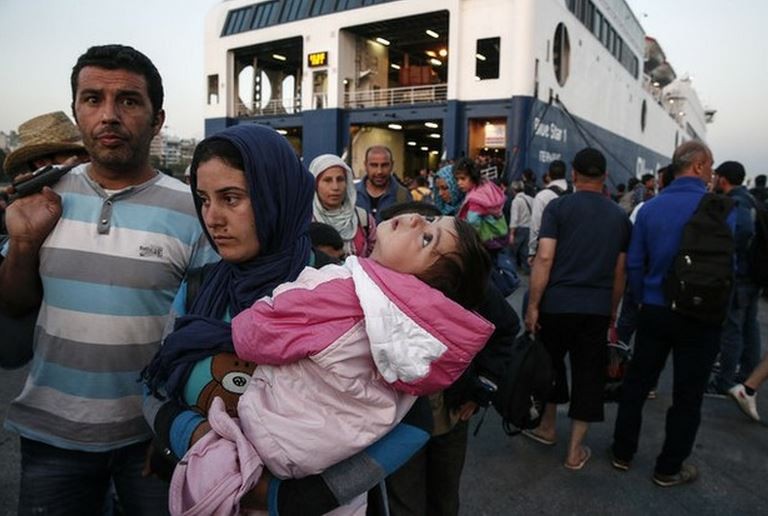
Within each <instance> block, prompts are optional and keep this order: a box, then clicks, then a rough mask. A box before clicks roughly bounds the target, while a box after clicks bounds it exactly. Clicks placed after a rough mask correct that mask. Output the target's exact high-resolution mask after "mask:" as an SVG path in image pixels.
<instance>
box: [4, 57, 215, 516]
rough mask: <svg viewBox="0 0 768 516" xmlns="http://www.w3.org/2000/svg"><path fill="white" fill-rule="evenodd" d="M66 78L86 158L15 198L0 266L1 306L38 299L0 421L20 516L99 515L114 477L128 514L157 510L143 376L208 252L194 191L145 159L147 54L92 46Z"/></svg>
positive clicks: (162, 506)
mask: <svg viewBox="0 0 768 516" xmlns="http://www.w3.org/2000/svg"><path fill="white" fill-rule="evenodd" d="M71 81H72V97H73V98H72V110H73V114H74V116H75V120H76V122H77V125H78V128H79V129H80V132H81V133H82V137H83V143H84V145H85V147H86V149H87V151H88V153H89V154H90V156H91V162H90V163H88V164H84V165H80V166H79V167H77V168H75V169H74V170H72V171H71V172H69V173H68V174H67V175H65V176H64V177H63V178H62V179H61V180H60V181H59V182H58V183H57V184H56V185H54V187H53V188H52V189H51V188H45V189H44V190H43V192H41V193H39V194H35V195H31V196H28V197H24V198H21V199H19V200H17V201H15V202H14V203H13V204H11V205H10V206H9V209H8V212H7V223H8V233H9V236H10V240H9V244H8V245H7V246H6V247H5V248H4V249H3V250H2V254H3V256H4V259H3V261H2V263H1V264H0V308H2V309H3V310H5V311H6V312H10V313H17V314H19V313H24V312H28V311H29V310H32V309H34V308H35V307H37V306H39V307H40V313H39V316H38V319H37V327H36V331H35V352H34V357H33V359H32V366H31V369H30V373H29V377H28V378H27V381H26V384H25V386H24V389H23V391H22V392H21V394H20V395H19V397H18V398H16V400H14V401H13V403H12V404H11V407H10V410H9V412H8V418H7V420H6V423H5V425H6V428H8V429H10V430H13V431H16V432H18V433H19V435H20V436H21V454H22V476H21V495H20V500H19V514H29V513H44V512H48V513H53V512H55V513H57V514H99V513H100V512H101V510H102V505H103V502H104V500H105V497H106V493H107V490H108V488H109V485H110V483H113V484H114V486H115V489H116V491H117V495H118V498H119V501H120V504H121V505H122V507H123V510H124V511H125V512H126V513H128V514H158V513H165V512H167V492H166V486H165V485H164V484H163V483H162V482H161V481H159V480H158V479H156V478H150V477H143V476H142V474H141V472H142V466H143V463H144V457H145V453H146V450H147V444H148V441H149V439H150V438H151V436H152V432H151V430H150V428H149V427H148V426H147V424H146V423H145V421H144V417H143V415H142V411H141V404H142V391H141V384H140V383H139V382H138V378H139V373H140V371H141V370H142V369H143V367H144V366H145V365H146V364H147V362H148V361H149V360H150V359H151V358H152V356H153V355H154V354H155V352H156V351H157V349H158V346H159V342H160V338H161V334H162V331H163V327H164V324H165V321H166V318H167V315H168V313H169V309H170V305H171V302H172V300H173V298H174V295H175V293H176V290H177V289H178V287H179V284H180V283H181V280H182V278H183V277H184V275H185V274H186V272H187V271H188V270H189V269H191V268H194V267H197V266H200V265H202V264H203V263H205V262H207V261H210V260H212V259H213V252H212V251H211V250H210V248H209V247H208V245H207V244H206V241H205V237H204V236H203V234H202V229H201V227H200V224H199V222H198V220H197V217H196V214H195V210H194V207H193V204H192V197H191V195H190V192H189V190H188V187H186V186H185V185H184V184H182V183H181V182H179V181H176V180H175V179H171V178H169V177H167V176H165V175H163V174H161V173H159V172H158V171H156V170H154V169H153V168H152V166H151V165H150V162H149V146H150V142H151V140H152V138H153V137H154V136H155V135H156V134H157V133H158V132H159V131H160V128H161V127H162V125H163V121H164V119H165V113H164V111H163V109H162V104H163V87H162V80H161V78H160V75H159V73H158V71H157V69H156V68H155V66H154V65H153V64H152V62H151V61H150V60H149V59H148V58H147V57H146V56H144V55H143V54H142V53H140V52H138V51H136V50H135V49H133V48H131V47H125V46H122V45H104V46H98V47H92V48H90V49H89V50H88V51H87V52H86V53H85V54H83V55H82V56H80V58H79V60H78V61H77V64H76V65H75V67H74V68H73V70H72V77H71Z"/></svg>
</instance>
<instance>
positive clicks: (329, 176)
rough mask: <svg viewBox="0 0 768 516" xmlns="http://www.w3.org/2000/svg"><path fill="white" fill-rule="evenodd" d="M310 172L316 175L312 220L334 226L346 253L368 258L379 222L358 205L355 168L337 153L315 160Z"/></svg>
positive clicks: (310, 166) (311, 164)
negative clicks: (354, 175)
mask: <svg viewBox="0 0 768 516" xmlns="http://www.w3.org/2000/svg"><path fill="white" fill-rule="evenodd" d="M309 171H310V172H311V173H312V175H313V176H315V199H314V201H313V202H312V220H314V221H315V222H323V223H325V224H328V225H330V226H333V227H334V228H335V229H336V231H338V232H339V234H340V235H341V238H342V240H344V254H346V255H356V256H368V255H369V254H371V251H372V250H373V245H374V243H375V242H376V222H375V221H374V220H373V217H369V216H368V213H367V212H366V211H365V210H364V209H362V208H359V207H357V206H355V201H356V200H357V191H356V190H355V184H354V178H353V177H352V169H350V168H349V165H347V164H346V163H344V161H343V160H342V159H341V158H340V157H338V156H335V155H333V154H322V155H320V156H318V157H316V158H315V159H313V160H312V163H310V164H309Z"/></svg>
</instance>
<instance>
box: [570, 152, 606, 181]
mask: <svg viewBox="0 0 768 516" xmlns="http://www.w3.org/2000/svg"><path fill="white" fill-rule="evenodd" d="M571 165H573V170H575V171H576V172H578V173H579V174H581V175H584V176H587V177H593V178H597V177H600V176H602V175H604V174H605V156H603V153H602V152H600V151H599V150H597V149H593V148H591V147H587V148H585V149H581V150H580V151H579V152H577V153H576V156H574V158H573V163H571Z"/></svg>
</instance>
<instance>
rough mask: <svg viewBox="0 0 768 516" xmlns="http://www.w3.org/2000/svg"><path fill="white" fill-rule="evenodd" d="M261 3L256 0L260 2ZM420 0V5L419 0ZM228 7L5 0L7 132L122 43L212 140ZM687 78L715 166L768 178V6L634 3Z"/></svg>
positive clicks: (0, 109)
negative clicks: (729, 163)
mask: <svg viewBox="0 0 768 516" xmlns="http://www.w3.org/2000/svg"><path fill="white" fill-rule="evenodd" d="M254 1H255V0H254ZM411 1H418V0H411ZM217 3H219V0H0V49H1V50H0V70H2V72H0V73H1V74H2V75H1V76H2V80H0V131H5V132H8V131H10V130H11V129H16V128H17V127H18V125H19V124H20V123H22V122H23V121H25V120H27V119H29V118H31V117H33V116H36V115H38V114H41V113H46V112H49V111H56V110H63V111H65V112H67V113H69V104H70V100H71V99H70V97H71V94H70V90H69V74H70V71H71V69H72V65H73V64H74V63H75V61H76V60H77V57H78V56H79V55H80V54H82V53H83V52H84V51H85V50H86V49H87V48H88V47H89V46H91V45H95V44H104V43H116V42H119V43H123V44H128V45H131V46H134V47H136V48H137V49H139V50H141V51H142V52H144V53H145V54H147V55H148V56H149V57H150V58H151V59H152V60H153V61H154V63H155V65H156V66H157V68H158V69H159V70H160V73H161V75H162V77H163V82H164V86H165V94H166V105H165V108H166V128H167V130H168V131H169V132H171V133H172V134H176V135H177V136H181V137H194V138H198V139H199V138H201V137H202V136H203V103H204V101H205V97H204V76H203V40H204V34H203V32H204V29H203V27H204V20H205V16H206V14H207V13H208V11H209V10H210V9H211V7H213V6H214V5H216V4H217ZM628 3H629V5H630V7H631V8H632V10H633V11H634V12H635V15H636V16H637V18H638V20H639V21H640V23H641V24H642V25H643V27H644V28H645V31H646V33H647V34H648V35H650V36H653V37H655V38H656V39H657V40H658V41H659V43H660V44H661V46H662V48H663V49H664V51H665V53H666V56H667V60H668V61H669V62H670V63H671V64H672V66H673V67H674V69H675V71H676V72H677V73H678V75H684V74H686V73H687V74H689V75H691V76H692V77H693V84H694V87H695V88H696V90H697V91H698V94H699V97H700V98H701V100H702V103H703V104H704V105H705V106H706V107H709V108H713V109H716V110H717V114H716V116H715V122H714V123H713V124H712V125H710V126H709V132H708V134H707V141H708V143H709V144H710V146H711V147H712V150H713V153H714V156H715V162H721V161H725V160H737V161H741V162H742V163H743V164H744V165H745V167H746V168H747V173H748V174H750V175H756V174H760V173H768V142H766V140H767V137H766V135H767V134H768V130H767V128H766V125H767V124H768V102H767V101H766V100H765V94H766V92H767V91H768V37H766V36H765V33H764V26H765V22H766V20H768V2H766V1H765V0H731V1H728V2H726V1H723V0H675V1H665V0H628Z"/></svg>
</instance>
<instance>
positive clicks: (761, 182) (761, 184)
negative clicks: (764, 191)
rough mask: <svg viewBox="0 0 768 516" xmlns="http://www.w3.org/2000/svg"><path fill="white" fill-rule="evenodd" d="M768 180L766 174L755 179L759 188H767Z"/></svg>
mask: <svg viewBox="0 0 768 516" xmlns="http://www.w3.org/2000/svg"><path fill="white" fill-rule="evenodd" d="M766 180H768V177H767V176H766V175H765V174H760V175H759V176H757V177H755V186H757V187H758V188H765V183H766Z"/></svg>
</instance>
